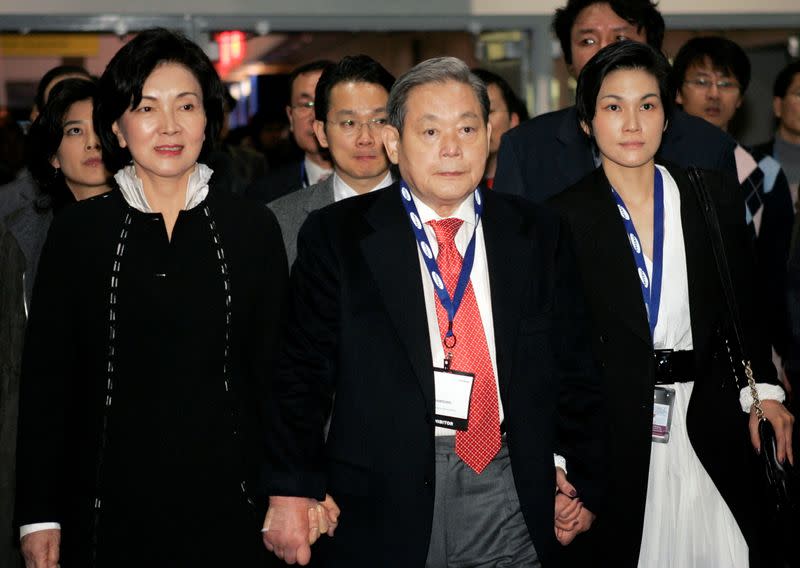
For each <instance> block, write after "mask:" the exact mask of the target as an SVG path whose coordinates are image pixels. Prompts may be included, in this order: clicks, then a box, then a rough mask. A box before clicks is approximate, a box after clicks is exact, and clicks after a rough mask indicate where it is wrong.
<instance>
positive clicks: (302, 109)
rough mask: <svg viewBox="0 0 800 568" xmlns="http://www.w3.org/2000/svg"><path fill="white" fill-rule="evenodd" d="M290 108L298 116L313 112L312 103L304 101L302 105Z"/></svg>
mask: <svg viewBox="0 0 800 568" xmlns="http://www.w3.org/2000/svg"><path fill="white" fill-rule="evenodd" d="M292 108H293V109H295V110H296V111H297V112H298V113H300V114H308V113H310V112H314V101H306V102H304V103H298V104H296V105H292Z"/></svg>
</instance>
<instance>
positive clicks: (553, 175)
mask: <svg viewBox="0 0 800 568" xmlns="http://www.w3.org/2000/svg"><path fill="white" fill-rule="evenodd" d="M553 29H554V31H555V33H556V35H557V36H558V39H559V42H560V44H561V50H562V52H563V54H564V60H565V61H566V63H567V67H568V68H569V71H570V73H571V74H572V75H573V76H574V77H576V78H577V77H578V75H579V74H580V72H581V70H582V69H583V66H584V65H585V64H586V62H587V61H589V59H591V58H592V56H593V55H594V54H595V53H597V52H598V51H600V49H602V48H603V47H605V46H606V45H608V44H609V43H613V42H615V41H620V40H632V41H640V42H643V43H648V44H649V45H651V46H652V47H654V48H656V49H658V50H660V49H661V44H662V41H663V39H664V19H663V18H662V17H661V14H660V13H659V12H658V10H657V9H656V6H655V4H654V3H651V1H650V0H568V2H567V5H566V6H565V7H564V8H560V9H558V10H556V14H555V18H554V20H553ZM735 147H736V142H735V141H734V140H733V138H731V137H730V136H728V135H727V134H726V133H724V132H721V131H720V130H719V129H717V128H714V127H713V126H711V125H709V124H708V123H706V122H705V121H704V120H702V119H699V118H697V117H694V116H689V115H687V114H685V113H683V112H680V111H678V112H675V113H674V114H673V116H672V119H671V121H670V124H669V127H668V128H667V130H666V132H665V133H664V137H663V139H662V142H661V148H660V149H659V155H660V156H661V158H663V159H665V160H669V161H671V162H674V163H676V164H678V165H680V166H682V167H689V166H697V167H700V168H704V169H710V170H717V171H722V172H724V173H726V174H728V175H729V176H731V178H732V179H736V162H735V160H734V156H733V150H734V148H735ZM598 165H599V158H598V157H597V155H596V154H595V151H594V148H593V146H592V143H591V141H589V140H588V139H587V138H586V136H584V134H583V132H582V131H581V129H580V126H579V125H578V119H577V115H576V113H575V107H574V106H571V107H568V108H565V109H562V110H558V111H555V112H550V113H547V114H543V115H540V116H537V117H535V118H533V119H531V120H528V121H526V122H523V123H522V124H521V125H520V126H518V127H517V128H515V129H513V130H511V131H509V132H508V133H507V134H506V135H505V136H504V137H503V141H502V143H501V145H500V155H499V158H498V166H497V175H496V176H495V186H494V187H495V189H497V191H500V192H504V193H511V194H514V195H522V196H524V197H527V198H528V199H532V200H534V201H536V202H541V201H544V200H545V199H547V198H548V197H551V196H553V195H556V194H557V193H560V192H561V191H563V190H565V189H566V188H568V187H570V186H571V185H573V184H575V183H577V182H578V181H579V180H581V179H582V178H583V177H584V176H586V175H587V174H588V173H589V172H591V171H592V170H594V169H595V168H596V167H597V166H598Z"/></svg>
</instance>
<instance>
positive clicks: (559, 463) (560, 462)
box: [553, 454, 567, 473]
mask: <svg viewBox="0 0 800 568" xmlns="http://www.w3.org/2000/svg"><path fill="white" fill-rule="evenodd" d="M553 463H555V464H556V467H560V468H561V469H563V470H564V473H567V460H566V458H565V457H564V456H560V455H558V454H553Z"/></svg>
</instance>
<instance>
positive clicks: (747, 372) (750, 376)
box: [742, 361, 764, 421]
mask: <svg viewBox="0 0 800 568" xmlns="http://www.w3.org/2000/svg"><path fill="white" fill-rule="evenodd" d="M742 366H744V374H745V375H746V376H747V384H748V385H749V386H750V395H751V396H752V397H753V406H755V407H756V416H758V419H759V421H760V420H764V410H763V409H762V408H761V399H760V398H758V389H756V380H755V378H754V377H753V369H751V368H750V361H742Z"/></svg>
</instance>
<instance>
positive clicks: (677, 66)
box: [670, 36, 750, 97]
mask: <svg viewBox="0 0 800 568" xmlns="http://www.w3.org/2000/svg"><path fill="white" fill-rule="evenodd" d="M706 58H708V59H709V61H711V66H712V67H713V68H714V70H715V71H719V72H722V73H729V74H731V75H733V76H734V77H735V78H736V80H737V81H738V82H739V93H740V94H741V95H744V93H745V91H747V87H748V85H750V58H748V57H747V54H746V53H745V52H744V50H743V49H742V48H741V47H740V46H739V44H738V43H736V42H734V41H731V40H729V39H728V38H724V37H719V36H703V37H693V38H692V39H690V40H689V41H687V42H686V43H684V44H683V46H682V47H681V48H680V50H679V51H678V54H677V55H676V56H675V60H674V61H673V62H672V73H671V74H670V83H671V90H672V96H673V97H675V94H676V93H677V92H678V90H679V89H680V88H681V85H682V84H683V82H684V81H685V80H686V71H688V69H689V67H691V66H692V65H695V64H699V65H702V64H703V62H704V61H705V60H706Z"/></svg>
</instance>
